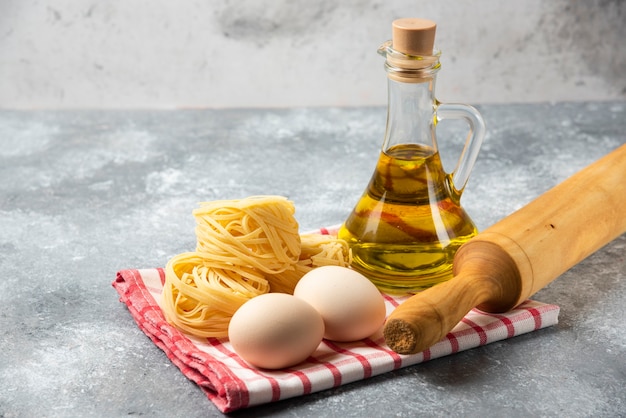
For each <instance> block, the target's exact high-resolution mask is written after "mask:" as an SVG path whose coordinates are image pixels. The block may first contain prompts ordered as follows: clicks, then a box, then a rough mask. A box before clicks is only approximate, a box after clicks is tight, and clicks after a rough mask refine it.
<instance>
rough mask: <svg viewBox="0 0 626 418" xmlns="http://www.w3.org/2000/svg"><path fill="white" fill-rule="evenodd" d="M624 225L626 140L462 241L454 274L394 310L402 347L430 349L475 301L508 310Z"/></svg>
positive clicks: (392, 338) (391, 331) (389, 329)
mask: <svg viewBox="0 0 626 418" xmlns="http://www.w3.org/2000/svg"><path fill="white" fill-rule="evenodd" d="M624 232H626V145H622V146H621V147H619V148H618V149H616V150H614V151H613V152H611V153H610V154H608V155H606V156H605V157H603V158H601V159H600V160H598V161H596V162H595V163H593V164H591V165H590V166H588V167H586V168H584V169H583V170H581V171H579V172H578V173H576V174H575V175H573V176H572V177H570V178H569V179H567V180H565V181H564V182H563V183H561V184H559V185H557V186H556V187H554V188H553V189H551V190H549V191H547V192H545V193H544V194H542V195H541V196H540V197H538V198H537V199H536V200H534V201H532V202H531V203H529V204H528V205H526V206H524V207H523V208H521V209H519V210H518V211H516V212H514V213H513V214H511V215H509V216H508V217H506V218H504V219H503V220H501V221H500V222H498V223H496V224H495V225H493V226H491V227H489V228H488V229H486V230H485V231H484V232H482V233H480V234H478V235H477V236H476V237H474V238H473V239H471V240H470V241H468V242H467V243H466V244H464V245H463V246H462V247H461V248H459V250H458V252H457V254H456V256H455V258H454V269H453V271H454V277H453V278H452V279H450V280H449V281H447V282H444V283H441V284H438V285H436V286H434V287H432V288H430V289H427V290H425V291H423V292H421V293H418V294H416V295H414V296H412V297H411V298H409V299H407V300H406V301H405V302H404V303H402V304H401V305H400V306H398V307H397V308H396V309H395V311H394V312H392V313H391V315H390V316H389V318H388V320H387V322H386V324H385V327H384V336H385V340H386V343H387V345H388V346H389V347H390V348H391V349H392V350H394V351H396V352H398V353H400V354H413V353H418V352H420V351H422V350H425V349H427V348H428V347H430V346H432V345H433V344H435V343H436V342H438V341H439V340H441V339H442V338H444V337H445V335H446V334H447V333H448V332H450V330H452V328H453V327H454V326H455V325H456V324H457V323H459V321H460V320H461V319H463V317H464V316H465V315H466V314H467V313H468V312H469V311H470V310H471V309H472V308H474V307H478V308H479V309H481V310H483V311H486V312H492V313H495V312H506V311H507V310H510V309H512V308H514V307H515V306H517V305H518V304H520V303H522V302H523V301H525V300H526V299H528V298H529V297H530V296H531V295H533V294H534V293H535V292H537V291H538V290H540V289H541V288H543V287H544V286H546V285H547V284H548V283H550V282H551V281H553V280H554V279H556V278H557V277H558V276H559V275H561V274H562V273H564V272H565V271H567V270H568V269H569V268H570V267H572V266H574V265H576V264H577V263H578V262H580V261H581V260H583V259H584V258H585V257H587V256H588V255H590V254H592V253H594V252H595V251H597V250H598V249H600V248H601V247H603V246H604V245H606V244H608V243H609V242H610V241H612V240H613V239H615V238H617V237H618V236H620V235H621V234H623V233H624Z"/></svg>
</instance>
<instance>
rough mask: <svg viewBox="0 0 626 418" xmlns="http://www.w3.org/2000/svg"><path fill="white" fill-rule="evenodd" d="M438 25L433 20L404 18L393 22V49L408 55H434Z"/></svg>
mask: <svg viewBox="0 0 626 418" xmlns="http://www.w3.org/2000/svg"><path fill="white" fill-rule="evenodd" d="M436 29H437V24H436V23H435V22H433V21H432V20H426V19H418V18H404V19H397V20H394V21H393V24H392V42H393V44H392V45H393V46H392V48H393V49H395V50H396V51H398V52H402V53H403V54H407V55H426V56H430V55H432V54H433V46H434V44H435V31H436Z"/></svg>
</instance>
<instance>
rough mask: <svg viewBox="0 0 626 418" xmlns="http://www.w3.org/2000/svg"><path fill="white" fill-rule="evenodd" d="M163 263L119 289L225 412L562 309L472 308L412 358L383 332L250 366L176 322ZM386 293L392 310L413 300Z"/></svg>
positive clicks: (395, 364) (455, 348) (543, 323)
mask: <svg viewBox="0 0 626 418" xmlns="http://www.w3.org/2000/svg"><path fill="white" fill-rule="evenodd" d="M164 280H165V272H164V270H163V269H161V268H154V269H144V270H122V271H120V272H118V273H117V277H116V279H115V281H114V282H113V287H114V288H115V289H116V290H117V292H118V293H119V295H120V300H121V301H122V302H123V303H125V304H126V306H127V307H128V310H129V311H130V313H131V315H132V316H133V318H134V319H135V321H136V322H137V325H138V326H139V328H141V330H142V331H143V332H144V333H145V334H146V335H147V336H148V337H150V339H152V341H153V342H154V344H156V345H157V346H158V347H159V348H161V349H162V350H163V351H164V352H165V354H167V356H168V357H169V359H170V360H171V361H172V362H173V363H174V364H175V365H176V366H177V367H178V368H179V369H180V370H181V372H182V373H183V374H184V375H185V376H186V377H187V378H189V379H191V380H192V381H193V382H195V383H196V384H197V385H198V386H199V387H200V388H201V389H202V391H204V393H206V395H207V397H208V398H209V399H210V400H211V401H212V402H213V403H214V404H215V405H216V406H217V408H218V409H219V410H220V411H222V412H225V413H226V412H232V411H235V410H238V409H242V408H248V407H252V406H254V405H260V404H264V403H269V402H274V401H278V400H281V399H287V398H292V397H296V396H302V395H306V394H309V393H313V392H318V391H322V390H325V389H329V388H333V387H337V386H340V385H344V384H347V383H350V382H354V381H357V380H362V379H367V378H369V377H371V376H375V375H378V374H382V373H385V372H389V371H392V370H396V369H399V368H402V367H406V366H410V365H413V364H417V363H421V362H425V361H428V360H431V359H434V358H438V357H442V356H446V355H448V354H453V353H456V352H459V351H463V350H467V349H470V348H474V347H478V346H481V345H485V344H489V343H491V342H494V341H499V340H503V339H506V338H511V337H514V336H516V335H520V334H524V333H527V332H531V331H533V330H536V329H540V328H544V327H547V326H551V325H554V324H556V323H557V322H558V314H559V307H558V306H555V305H550V304H543V303H539V302H536V301H530V300H529V301H526V302H524V303H522V304H521V305H520V306H518V307H517V308H515V309H513V310H511V311H509V312H507V313H505V314H488V313H485V312H481V311H479V310H476V309H474V310H472V311H471V312H469V313H468V314H467V315H466V316H465V318H464V319H463V320H462V321H461V322H460V323H459V324H458V325H457V326H456V327H455V328H454V329H453V330H452V331H451V332H450V333H449V334H448V335H447V336H446V337H445V338H444V339H443V340H441V341H440V342H438V343H437V344H435V345H433V346H432V347H430V348H429V349H427V350H425V351H423V352H421V353H418V354H413V355H400V354H397V353H395V352H394V351H392V350H390V349H389V348H388V347H387V346H386V345H385V342H384V338H383V337H382V332H380V333H379V334H378V335H375V336H372V337H371V338H369V339H365V340H362V341H357V342H351V343H337V342H331V341H326V340H324V341H323V342H322V343H321V344H320V346H319V347H318V348H317V350H316V351H315V352H314V353H313V355H311V357H309V358H308V359H307V360H306V361H305V362H303V363H301V364H299V365H298V366H296V367H293V368H289V369H283V370H260V369H256V368H253V367H250V366H248V365H247V363H245V362H244V361H243V360H242V359H241V358H240V357H239V356H238V355H237V354H236V353H235V352H234V351H233V349H232V347H231V345H230V343H229V342H228V340H227V339H218V338H205V339H201V338H196V337H193V336H189V335H186V334H184V333H182V332H180V331H179V330H178V329H177V328H175V327H173V326H172V325H170V324H169V323H168V322H167V321H166V319H165V317H164V316H163V313H162V311H161V308H160V307H159V301H160V296H161V291H162V288H163V283H164ZM384 296H385V303H386V306H387V314H389V313H391V311H392V310H393V309H394V308H395V307H396V306H398V305H399V304H400V303H401V302H403V301H404V300H406V299H407V298H408V297H395V296H394V297H392V296H389V295H384Z"/></svg>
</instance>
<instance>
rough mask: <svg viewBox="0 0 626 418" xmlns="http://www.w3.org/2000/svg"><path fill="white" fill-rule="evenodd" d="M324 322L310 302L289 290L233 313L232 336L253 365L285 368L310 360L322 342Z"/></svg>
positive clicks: (263, 297) (256, 300) (237, 349)
mask: <svg viewBox="0 0 626 418" xmlns="http://www.w3.org/2000/svg"><path fill="white" fill-rule="evenodd" d="M323 334H324V321H323V320H322V317H321V315H320V314H319V313H318V312H317V311H316V310H315V309H314V308H313V307H312V306H311V305H309V304H308V303H306V302H305V301H303V300H302V299H298V298H296V297H294V296H292V295H288V294H285V293H267V294H264V295H260V296H257V297H255V298H252V299H250V300H249V301H247V302H246V303H244V304H243V305H242V306H241V307H240V308H239V309H237V311H236V312H235V314H234V315H233V317H232V318H231V320H230V324H229V326H228V338H229V340H230V343H231V345H232V346H233V349H234V350H235V352H236V353H237V354H238V355H239V356H240V357H241V358H243V359H244V360H246V361H247V362H248V363H250V364H252V365H253V366H256V367H260V368H266V369H282V368H286V367H290V366H294V365H296V364H298V363H301V362H302V361H304V360H306V358H307V357H309V356H310V355H311V354H312V353H313V352H314V351H315V349H316V348H317V347H318V346H319V344H320V342H321V341H322V336H323Z"/></svg>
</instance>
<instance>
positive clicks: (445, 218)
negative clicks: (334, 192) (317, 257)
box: [338, 19, 485, 294]
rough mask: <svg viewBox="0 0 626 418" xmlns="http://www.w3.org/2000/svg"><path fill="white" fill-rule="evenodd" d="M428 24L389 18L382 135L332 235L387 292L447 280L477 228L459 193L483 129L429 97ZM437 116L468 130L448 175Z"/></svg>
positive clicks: (433, 67) (468, 112)
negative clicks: (365, 179) (371, 165)
mask: <svg viewBox="0 0 626 418" xmlns="http://www.w3.org/2000/svg"><path fill="white" fill-rule="evenodd" d="M435 28H436V25H435V23H434V22H431V21H428V20H423V19H399V20H396V21H394V22H393V25H392V29H393V39H392V41H388V42H386V43H384V44H383V45H382V46H381V47H380V48H379V53H380V54H381V55H383V56H385V58H386V62H385V69H386V71H387V79H388V95H389V96H388V100H389V103H388V108H387V126H386V131H385V139H384V142H383V146H382V150H381V153H380V155H379V158H378V161H377V164H376V168H375V170H374V174H373V175H372V178H371V180H370V182H369V184H368V186H367V189H366V190H365V191H364V193H363V195H362V196H361V198H360V199H359V201H358V202H357V204H356V206H355V207H354V209H353V211H352V213H351V214H350V215H349V217H348V218H347V220H346V221H345V222H344V224H343V225H342V227H341V228H340V230H339V233H338V236H339V238H342V239H344V240H346V241H347V242H348V244H349V245H350V248H351V251H352V267H353V268H354V269H356V270H358V271H360V272H361V273H363V274H364V275H365V276H367V277H368V278H369V279H370V280H371V281H372V282H373V283H374V284H375V285H376V286H377V287H378V288H379V289H380V290H382V291H385V292H387V293H397V294H403V293H413V292H417V291H420V290H423V289H426V288H428V287H430V286H433V285H435V284H437V283H440V282H442V281H445V280H447V279H450V278H451V277H452V261H453V258H454V255H455V253H456V251H457V249H458V248H459V247H460V246H461V245H462V244H463V243H465V242H466V241H467V240H469V239H470V238H472V237H473V236H474V235H476V233H477V230H476V226H475V225H474V223H473V222H472V220H471V219H470V217H469V216H468V214H467V213H466V212H465V211H464V210H463V208H462V207H461V205H460V198H461V194H462V193H463V190H464V188H465V185H466V183H467V180H468V178H469V175H470V172H471V170H472V168H473V165H474V162H475V160H476V157H477V154H478V151H479V148H480V145H481V142H482V139H483V137H484V133H485V126H484V122H483V120H482V117H481V116H480V114H479V113H478V111H477V110H476V109H474V108H473V107H471V106H468V105H464V104H444V103H441V102H439V101H438V100H437V99H436V98H435V95H434V91H435V76H436V73H437V71H438V70H439V68H440V64H439V55H440V53H439V52H438V51H436V50H434V49H433V43H434V36H435ZM443 119H464V120H465V121H466V122H467V123H468V125H469V128H470V132H469V134H468V137H467V140H466V144H465V148H464V149H463V152H462V153H461V156H460V157H459V160H458V163H457V166H456V168H455V170H454V171H453V172H452V173H446V172H445V170H444V168H443V167H442V164H441V158H440V155H439V151H438V147H437V140H436V127H437V124H438V123H439V121H441V120H443Z"/></svg>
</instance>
